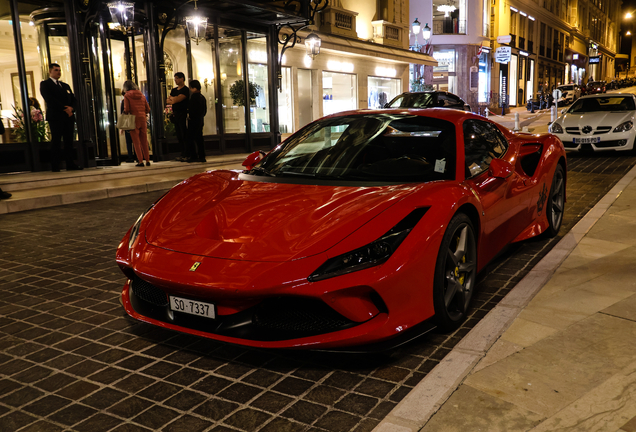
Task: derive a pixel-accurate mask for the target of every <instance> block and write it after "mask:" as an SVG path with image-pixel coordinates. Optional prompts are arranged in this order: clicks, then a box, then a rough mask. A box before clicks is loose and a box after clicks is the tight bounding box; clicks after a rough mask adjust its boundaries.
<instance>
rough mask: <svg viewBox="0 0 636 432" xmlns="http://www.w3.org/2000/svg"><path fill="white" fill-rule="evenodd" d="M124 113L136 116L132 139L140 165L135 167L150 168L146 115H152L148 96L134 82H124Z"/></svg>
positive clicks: (131, 134) (131, 133) (131, 132)
mask: <svg viewBox="0 0 636 432" xmlns="http://www.w3.org/2000/svg"><path fill="white" fill-rule="evenodd" d="M123 91H124V92H125V94H124V113H125V114H132V115H134V116H135V129H133V130H131V131H130V137H131V138H132V140H133V144H134V145H135V154H136V155H137V159H138V160H139V163H138V164H137V165H135V166H138V167H142V166H144V160H145V161H146V166H150V155H149V151H148V135H147V133H148V123H147V122H146V114H148V113H150V106H149V105H148V101H147V100H146V96H144V94H143V93H142V92H140V91H139V88H138V87H137V84H135V83H134V82H132V81H126V82H124V89H123Z"/></svg>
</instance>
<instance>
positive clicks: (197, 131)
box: [188, 80, 208, 162]
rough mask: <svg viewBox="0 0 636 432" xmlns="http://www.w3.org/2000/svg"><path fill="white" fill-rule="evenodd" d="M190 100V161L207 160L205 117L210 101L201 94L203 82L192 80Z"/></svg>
mask: <svg viewBox="0 0 636 432" xmlns="http://www.w3.org/2000/svg"><path fill="white" fill-rule="evenodd" d="M188 86H189V87H190V100H189V101H188V147H189V149H188V153H189V155H190V157H189V158H188V162H206V160H205V144H204V143H203V119H204V118H205V115H206V114H207V112H208V102H207V100H206V98H205V96H203V95H202V94H201V83H200V82H199V81H198V80H192V81H190V84H189V85H188Z"/></svg>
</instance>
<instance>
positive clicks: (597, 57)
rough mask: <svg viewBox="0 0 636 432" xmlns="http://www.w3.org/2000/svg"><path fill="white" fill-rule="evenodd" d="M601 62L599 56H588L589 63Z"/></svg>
mask: <svg viewBox="0 0 636 432" xmlns="http://www.w3.org/2000/svg"><path fill="white" fill-rule="evenodd" d="M600 62H601V56H590V61H589V63H590V64H595V63H596V64H598V63H600Z"/></svg>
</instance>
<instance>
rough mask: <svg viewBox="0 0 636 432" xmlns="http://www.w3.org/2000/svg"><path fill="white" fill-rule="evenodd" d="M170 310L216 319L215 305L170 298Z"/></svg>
mask: <svg viewBox="0 0 636 432" xmlns="http://www.w3.org/2000/svg"><path fill="white" fill-rule="evenodd" d="M170 309H172V310H173V311H175V312H183V313H187V314H190V315H198V316H202V317H206V318H216V314H215V312H214V305H213V304H212V303H204V302H200V301H196V300H190V299H187V298H182V297H172V296H170Z"/></svg>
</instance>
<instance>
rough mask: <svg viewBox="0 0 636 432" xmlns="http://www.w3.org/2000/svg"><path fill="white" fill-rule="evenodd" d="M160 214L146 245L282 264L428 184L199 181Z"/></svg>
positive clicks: (224, 176) (223, 174)
mask: <svg viewBox="0 0 636 432" xmlns="http://www.w3.org/2000/svg"><path fill="white" fill-rule="evenodd" d="M187 182H188V183H187V184H181V185H179V186H178V187H176V188H175V189H174V190H172V191H171V192H170V193H169V194H168V195H167V196H166V197H165V198H164V199H162V200H161V201H160V202H159V203H158V204H157V205H156V206H155V208H154V209H153V211H152V213H151V217H150V219H149V224H148V227H147V228H146V240H147V241H148V242H149V243H151V244H153V245H155V246H158V247H162V248H166V249H170V250H174V251H179V252H184V253H189V254H193V255H199V256H209V257H216V258H225V259H234V260H245V261H271V262H282V261H288V260H292V259H299V258H303V257H307V256H311V255H316V254H319V253H321V252H324V251H326V250H327V249H329V248H331V247H332V246H334V245H335V244H336V243H338V242H339V241H341V240H342V239H344V238H345V237H347V236H348V235H349V234H351V233H352V232H353V231H355V230H356V229H358V228H360V227H361V226H363V225H364V224H365V223H367V222H368V221H369V220H371V219H372V218H374V217H375V216H377V215H378V214H380V213H381V212H382V211H384V210H386V209H387V208H389V207H390V206H392V205H393V204H394V203H396V202H397V201H398V200H400V199H402V198H403V197H405V196H406V195H408V194H410V193H411V192H412V191H414V190H415V189H417V188H420V187H422V186H423V185H422V184H415V185H413V184H407V185H398V186H395V185H393V186H378V187H351V186H318V185H302V184H281V183H270V182H256V181H243V180H240V179H239V178H238V174H237V173H234V172H230V171H214V172H210V173H205V174H202V175H200V176H197V177H193V178H192V179H189V180H188V181H187Z"/></svg>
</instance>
